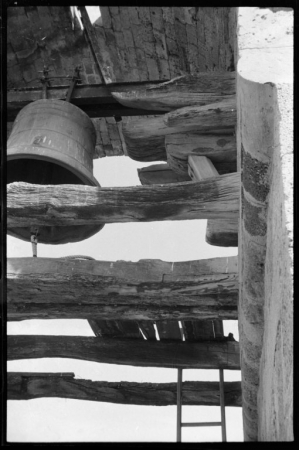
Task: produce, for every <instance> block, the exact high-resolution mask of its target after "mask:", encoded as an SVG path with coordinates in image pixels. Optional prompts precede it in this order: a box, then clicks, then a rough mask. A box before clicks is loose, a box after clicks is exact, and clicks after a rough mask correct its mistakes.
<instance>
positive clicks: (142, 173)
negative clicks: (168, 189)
mask: <svg viewBox="0 0 299 450" xmlns="http://www.w3.org/2000/svg"><path fill="white" fill-rule="evenodd" d="M137 172H138V177H139V180H140V183H141V184H142V185H146V184H168V183H183V182H184V181H191V178H190V177H189V175H188V174H187V175H180V174H177V173H175V172H174V171H173V170H171V168H170V167H169V166H168V164H153V165H152V166H148V167H143V168H142V169H137Z"/></svg>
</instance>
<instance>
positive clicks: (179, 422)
mask: <svg viewBox="0 0 299 450" xmlns="http://www.w3.org/2000/svg"><path fill="white" fill-rule="evenodd" d="M182 380H183V369H178V382H177V442H181V441H182V427H216V426H221V431H222V442H226V423H225V402H224V377H223V369H219V387H220V409H221V421H220V422H182Z"/></svg>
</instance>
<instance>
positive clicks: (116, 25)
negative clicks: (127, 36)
mask: <svg viewBox="0 0 299 450" xmlns="http://www.w3.org/2000/svg"><path fill="white" fill-rule="evenodd" d="M110 10H111V7H110ZM112 28H113V30H114V31H122V24H121V20H120V15H119V14H118V13H115V14H113V15H112Z"/></svg>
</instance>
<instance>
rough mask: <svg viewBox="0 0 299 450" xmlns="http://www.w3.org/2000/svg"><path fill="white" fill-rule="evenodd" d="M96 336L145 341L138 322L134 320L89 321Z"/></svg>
mask: <svg viewBox="0 0 299 450" xmlns="http://www.w3.org/2000/svg"><path fill="white" fill-rule="evenodd" d="M89 323H90V325H91V327H92V329H93V330H94V332H95V335H96V336H99V337H110V338H123V339H131V338H135V339H137V338H138V339H143V337H142V335H141V333H140V331H139V327H138V324H137V322H134V321H132V320H89Z"/></svg>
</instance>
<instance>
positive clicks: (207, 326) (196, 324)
mask: <svg viewBox="0 0 299 450" xmlns="http://www.w3.org/2000/svg"><path fill="white" fill-rule="evenodd" d="M192 326H193V333H194V340H195V341H212V340H213V339H214V337H215V336H214V328H213V323H212V320H194V321H192Z"/></svg>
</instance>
